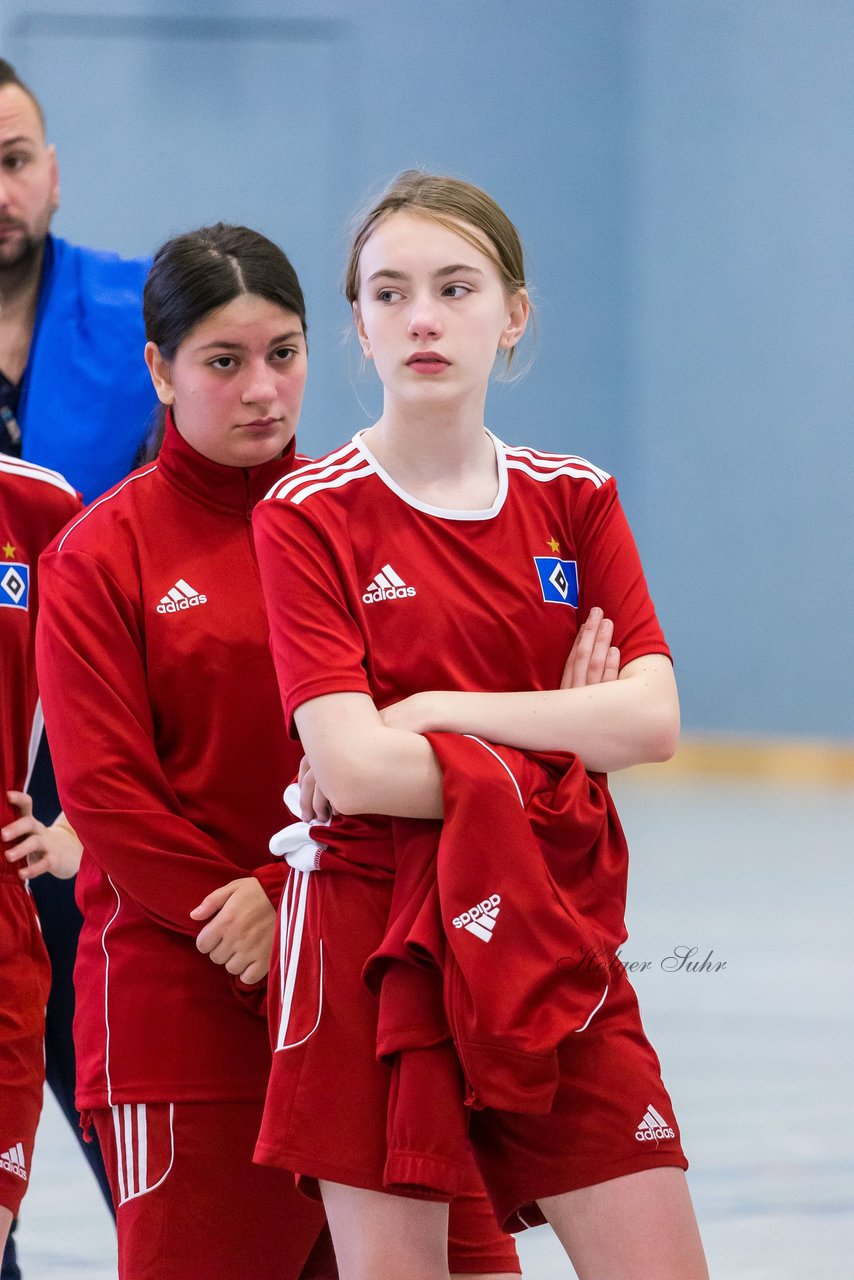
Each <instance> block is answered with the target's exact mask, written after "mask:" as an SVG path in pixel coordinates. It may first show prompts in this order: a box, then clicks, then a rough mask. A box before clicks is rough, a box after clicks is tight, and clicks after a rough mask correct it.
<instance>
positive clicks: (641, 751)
mask: <svg viewBox="0 0 854 1280" xmlns="http://www.w3.org/2000/svg"><path fill="white" fill-rule="evenodd" d="M382 714H383V719H384V721H385V723H386V724H387V725H388V726H389V727H397V728H407V729H410V730H413V731H414V732H418V733H423V732H427V731H428V730H435V731H444V732H449V733H471V734H476V735H477V736H478V737H483V738H486V739H488V740H489V741H491V742H500V743H503V744H505V745H506V746H511V747H520V748H522V749H525V750H529V751H572V752H574V753H575V754H576V755H578V756H579V757H580V759H581V760H582V761H583V763H584V765H585V766H586V767H587V768H588V769H591V770H594V771H597V772H598V771H601V772H611V771H614V770H617V769H625V768H628V767H630V766H631V765H635V764H645V763H653V762H656V761H662V760H667V759H669V758H670V757H671V756H672V754H673V752H674V750H675V748H676V742H677V738H678V733H679V701H678V696H677V693H676V685H675V681H674V680H673V673H672V669H671V667H670V663H669V661H668V660H667V659H666V658H665V657H663V656H662V655H658V654H653V655H650V656H648V657H644V658H638V659H636V660H635V661H634V662H631V663H629V664H627V666H626V667H625V668H624V669H623V672H622V674H621V677H620V679H619V680H615V681H612V682H610V683H606V684H598V685H589V686H587V687H585V688H575V689H553V690H552V689H549V690H544V691H535V692H527V691H526V692H519V693H461V692H456V691H447V692H428V693H422V694H416V695H415V696H414V697H412V698H408V699H406V700H405V701H404V702H402V703H398V704H397V706H396V707H391V708H389V709H388V710H387V711H385V712H383V713H382Z"/></svg>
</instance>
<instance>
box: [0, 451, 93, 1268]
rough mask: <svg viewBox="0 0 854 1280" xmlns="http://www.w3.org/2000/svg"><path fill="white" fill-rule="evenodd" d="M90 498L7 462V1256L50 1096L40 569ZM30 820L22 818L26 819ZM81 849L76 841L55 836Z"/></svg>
mask: <svg viewBox="0 0 854 1280" xmlns="http://www.w3.org/2000/svg"><path fill="white" fill-rule="evenodd" d="M80 508H81V502H80V496H79V494H78V493H77V492H76V490H75V489H73V488H72V486H71V485H70V484H67V483H66V481H65V480H64V479H63V478H62V476H60V475H59V474H58V473H57V472H55V471H48V470H47V469H46V468H45V467H39V466H37V465H36V464H35V463H31V462H21V461H20V459H18V458H10V457H8V456H7V455H6V454H4V453H0V697H2V702H3V714H2V716H0V827H2V839H3V843H4V846H7V847H4V854H5V857H4V858H2V859H0V990H2V993H3V995H2V1000H3V1012H2V1017H0V1255H2V1253H3V1249H4V1248H5V1245H6V1238H7V1236H8V1232H9V1228H10V1226H11V1223H12V1219H13V1217H14V1215H15V1214H16V1213H17V1212H18V1209H19V1208H20V1204H21V1200H22V1199H23V1195H24V1192H25V1191H26V1190H27V1187H28V1185H29V1180H30V1174H31V1171H32V1155H33V1144H34V1141H35V1134H36V1125H37V1123H38V1118H39V1114H40V1112H41V1106H42V1091H43V1086H44V1075H45V1069H44V1026H45V1005H46V1004H47V997H48V992H49V990H50V961H49V960H48V955H47V951H46V949H45V945H44V942H43V940H42V936H41V930H40V929H39V925H38V920H37V918H36V911H35V907H34V905H33V900H32V896H31V894H30V892H29V886H28V884H27V880H28V879H29V878H30V870H31V869H29V868H28V869H26V870H25V871H24V872H23V874H22V873H21V872H20V871H19V870H18V868H17V867H16V866H15V863H16V862H18V861H19V859H20V857H21V856H23V857H26V855H27V850H26V849H25V850H24V853H23V855H21V853H20V851H19V848H18V845H17V844H16V843H15V842H16V841H18V840H19V839H20V837H21V836H22V835H23V836H25V837H26V838H25V840H24V844H29V845H30V850H29V851H30V852H31V854H32V856H34V857H38V856H39V855H38V853H37V852H36V850H35V847H34V846H35V845H36V844H38V843H39V841H38V840H35V841H33V838H32V837H31V836H30V835H29V824H28V820H27V819H28V815H29V808H30V805H29V796H27V795H25V794H24V788H25V787H26V785H27V782H28V779H29V773H30V769H31V767H32V761H33V759H34V758H35V752H36V750H37V748H38V743H39V740H40V738H41V715H40V712H39V709H38V690H37V688H36V664H35V652H34V650H35V623H36V614H37V610H38V576H37V566H38V558H39V555H40V553H41V552H42V551H43V550H44V548H45V547H46V546H47V544H48V543H49V542H50V541H51V539H52V538H53V537H54V535H55V534H56V533H57V532H58V531H59V530H60V529H61V528H62V527H63V525H64V524H66V523H67V522H68V520H69V519H71V517H72V516H73V515H75V514H76V513H77V512H79V511H80ZM22 814H23V816H20V815H22ZM55 838H56V839H57V840H58V841H59V842H61V841H62V840H63V839H66V840H68V841H69V842H70V844H71V846H72V863H73V865H72V867H71V870H70V872H69V874H71V875H73V874H74V871H75V870H76V856H74V854H75V850H74V846H75V845H76V841H75V840H74V837H73V834H70V835H65V834H64V833H61V834H59V835H58V836H56V837H55V835H54V833H52V832H51V833H50V834H49V835H48V837H47V839H48V842H49V843H51V844H52V843H53V841H54V839H55Z"/></svg>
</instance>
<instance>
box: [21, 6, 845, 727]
mask: <svg viewBox="0 0 854 1280" xmlns="http://www.w3.org/2000/svg"><path fill="white" fill-rule="evenodd" d="M0 39H2V50H3V56H5V57H7V58H9V59H10V60H11V61H12V62H13V63H15V65H16V66H17V67H18V69H19V71H20V73H21V74H22V75H23V76H24V78H25V79H28V80H29V81H30V82H31V83H32V86H33V88H34V89H35V90H36V92H38V93H39V95H40V96H41V98H42V100H43V102H44V105H45V109H46V113H47V117H48V131H49V135H50V137H51V139H52V140H53V141H54V142H55V143H56V144H57V148H58V151H59V156H60V164H61V172H62V175H63V203H62V209H61V211H60V213H59V215H58V217H57V221H56V223H55V227H56V230H57V231H58V232H59V233H60V234H63V235H66V236H68V237H69V238H70V239H73V240H77V241H80V242H82V243H88V244H94V245H98V246H100V247H108V248H115V249H118V250H120V251H122V252H126V253H147V252H150V251H151V250H152V249H153V248H154V247H155V246H156V245H157V244H158V243H159V242H160V241H161V240H163V239H164V238H165V237H166V236H168V235H169V234H171V233H173V232H175V231H179V230H184V229H187V228H188V227H190V226H193V225H199V224H200V223H202V222H205V221H210V220H215V219H217V218H224V219H231V220H242V221H245V222H248V223H249V224H250V225H255V226H258V227H259V228H260V229H262V230H264V231H265V232H267V234H269V235H271V236H272V237H273V238H274V239H277V240H278V241H279V242H280V243H282V244H283V245H284V246H285V248H286V249H287V250H288V252H289V253H290V255H291V256H292V258H293V260H294V262H295V264H296V266H297V268H298V270H299V272H300V275H301V278H302V280H303V283H304V286H305V289H306V293H307V297H308V301H309V307H310V326H311V335H310V336H311V348H312V366H313V367H312V373H311V378H310V387H309V393H308V396H307V401H306V408H305V413H304V418H303V425H302V429H301V440H302V444H303V447H304V448H305V449H306V450H307V451H320V450H322V449H325V448H329V447H331V446H332V445H334V444H336V443H339V442H340V441H341V440H342V439H343V438H345V437H346V436H348V435H350V434H352V432H353V431H354V430H355V429H357V428H358V427H359V426H362V425H364V424H366V422H367V421H368V420H369V419H370V417H371V415H372V414H374V413H375V412H376V411H377V408H378V405H379V396H378V393H377V388H376V385H375V384H374V382H373V381H372V375H370V374H367V375H366V374H362V373H361V372H360V369H359V362H358V359H357V355H356V350H355V346H354V344H353V343H352V342H348V341H347V340H346V338H345V335H346V332H347V328H348V312H347V307H346V305H345V304H344V302H343V300H342V299H341V298H340V295H339V294H338V288H337V286H338V280H339V277H340V275H341V271H342V267H343V261H344V254H345V245H346V238H347V235H346V233H347V225H348V220H349V218H350V216H351V215H352V213H353V211H354V210H355V209H356V208H357V207H358V206H360V205H361V204H362V203H364V201H365V200H366V198H367V197H368V196H369V195H370V194H372V193H373V192H375V191H376V190H378V189H379V188H381V187H382V185H383V184H384V183H385V182H386V181H387V180H388V179H389V178H390V177H392V176H393V175H394V173H396V172H397V171H398V170H399V169H401V168H404V167H409V166H412V165H423V166H426V167H428V168H435V169H438V170H443V171H448V172H454V173H458V174H460V175H462V176H465V177H467V178H469V179H471V180H472V181H475V182H478V183H480V184H481V185H483V186H485V187H486V188H487V189H488V190H489V191H491V192H492V194H493V195H495V196H496V198H497V199H498V200H499V201H500V202H501V203H502V204H503V205H504V207H505V208H506V209H507V210H508V212H509V213H510V215H511V216H512V217H513V218H514V220H515V221H516V222H517V224H518V226H519V227H520V230H521V231H522V233H523V236H524V238H525V241H526V244H527V248H528V254H529V273H530V277H531V280H532V283H533V287H534V297H535V300H536V303H537V306H538V311H539V337H538V340H537V344H536V346H537V350H536V359H535V363H534V366H533V368H532V370H531V371H530V373H529V374H528V375H527V376H526V377H525V378H524V379H522V380H521V381H519V382H517V383H515V384H513V385H512V386H496V388H495V391H494V394H493V398H492V401H491V406H490V413H489V423H490V425H491V426H492V427H493V428H494V429H495V430H497V431H498V432H499V434H501V435H502V436H504V438H506V439H508V440H510V441H512V442H520V441H524V442H527V443H533V444H535V445H537V446H539V447H542V448H546V449H551V450H555V451H567V452H577V453H582V454H584V455H586V456H588V457H590V458H591V459H592V460H593V461H594V462H596V463H597V464H599V465H600V466H603V467H605V468H606V469H607V470H609V471H613V472H614V473H615V474H616V475H617V476H618V479H619V481H620V486H621V490H622V492H623V498H624V502H625V504H626V507H627V509H628V512H629V516H630V519H631V521H632V524H633V526H634V529H635V533H636V536H637V539H638V542H639V544H640V547H641V552H642V555H643V557H644V561H645V564H646V566H647V572H648V576H649V578H650V582H651V585H652V589H653V594H654V597H655V600H656V603H657V606H658V609H659V613H660V615H661V617H662V620H663V622H664V625H665V629H666V632H667V634H668V638H669V639H670V641H671V644H672V647H673V648H674V652H675V654H676V660H677V672H678V675H679V681H680V688H681V692H682V700H683V716H684V722H685V726H686V728H687V729H693V730H710V731H722V732H737V733H742V732H743V733H762V734H775V735H779V734H803V735H811V736H836V737H842V736H849V735H851V734H852V732H854V696H852V693H851V688H850V668H851V664H852V642H851V636H852V632H854V604H853V603H852V595H853V594H854V593H852V587H851V580H852V572H851V554H850V545H851V542H852V537H851V535H852V514H851V511H852V480H851V477H852V471H854V430H852V427H854V423H852V406H854V288H852V286H853V285H854V270H852V267H854V249H853V248H852V246H854V164H852V159H854V156H852V139H854V94H852V90H851V85H852V68H854V6H852V4H851V0H532V2H531V3H530V4H528V5H526V6H523V7H520V6H519V5H517V4H513V3H510V0H434V3H432V4H431V5H430V6H428V7H426V8H425V6H422V5H417V4H414V3H410V2H407V0H372V2H371V3H368V2H367V0H350V2H349V3H345V2H344V0H305V2H304V3H302V4H299V5H297V4H293V3H281V2H279V3H273V2H272V0H270V2H268V3H264V2H262V0H254V2H253V0H243V3H241V5H240V6H239V7H238V5H237V4H235V3H226V2H225V0H221V2H220V3H215V2H214V0H208V3H207V5H206V8H205V13H204V16H199V15H198V13H197V11H196V9H195V7H191V6H190V5H183V6H182V5H181V4H180V3H175V0H169V3H163V2H161V0H148V2H144V0H124V2H123V3H119V0H114V2H113V3H110V2H109V0H107V2H105V0H101V3H100V5H99V7H98V10H97V11H94V12H93V11H92V10H87V11H85V12H80V9H79V0H78V2H77V3H76V4H71V3H63V2H62V0H54V2H53V3H52V4H51V5H50V7H49V8H47V7H46V8H44V9H36V8H34V7H33V5H32V4H31V3H30V4H24V3H21V2H20V0H6V4H5V7H4V11H3V16H2V19H0Z"/></svg>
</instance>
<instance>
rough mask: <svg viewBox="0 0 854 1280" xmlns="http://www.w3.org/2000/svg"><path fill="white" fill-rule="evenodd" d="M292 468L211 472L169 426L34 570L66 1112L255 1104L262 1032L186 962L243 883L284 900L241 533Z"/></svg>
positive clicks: (246, 548) (264, 687)
mask: <svg viewBox="0 0 854 1280" xmlns="http://www.w3.org/2000/svg"><path fill="white" fill-rule="evenodd" d="M293 461H294V456H293V451H292V450H291V451H289V452H288V455H287V456H286V457H285V458H283V459H280V460H277V461H274V462H271V463H268V464H266V465H265V466H262V467H257V468H253V469H251V470H241V469H238V468H232V467H224V466H220V465H219V464H218V463H215V462H211V461H209V460H208V459H206V458H203V457H201V455H199V454H198V453H196V452H195V450H193V449H192V448H191V447H190V446H189V445H188V444H187V443H186V442H185V441H184V440H183V439H182V437H181V436H180V435H179V434H178V432H177V431H176V430H175V428H174V426H173V425H172V423H171V421H170V422H168V423H167V431H166V437H165V440H164V444H163V447H162V449H161V452H160V455H159V457H158V459H157V460H156V461H155V462H153V463H151V464H149V465H148V466H145V467H141V468H140V469H139V470H137V471H135V472H133V473H132V474H131V475H130V476H129V477H128V478H127V479H125V480H124V481H122V483H121V484H119V485H117V486H116V487H115V488H113V489H112V490H110V491H109V492H108V493H107V494H105V495H104V497H102V498H100V499H99V500H98V501H97V502H95V503H93V505H92V506H91V507H89V508H88V509H87V511H86V512H85V513H84V514H83V515H82V516H81V517H79V518H78V519H77V520H76V521H75V522H73V523H72V524H70V525H69V526H68V527H67V528H66V529H65V531H64V532H63V533H62V534H61V535H60V536H59V537H58V538H57V539H56V540H55V541H54V543H53V544H52V546H51V548H50V549H49V550H48V552H46V554H45V555H44V557H43V558H42V561H41V589H42V612H41V617H40V620H39V633H38V645H37V656H38V663H39V683H40V687H41V691H42V699H43V703H44V708H45V718H46V722H47V729H48V734H49V737H50V742H51V748H52V751H53V757H54V762H55V766H56V775H57V782H58V785H59V794H60V797H61V799H62V803H63V806H64V808H65V811H66V813H67V814H68V817H69V820H70V821H71V822H72V824H73V825H74V827H75V829H76V830H77V832H78V834H79V835H80V838H81V840H82V841H83V845H84V850H85V852H84V856H83V863H82V866H81V870H80V873H79V876H78V882H77V897H78V902H79V904H80V907H81V910H82V911H83V916H84V925H83V932H82V935H81V939H80V947H79V951H78V958H77V966H76V970H75V983H76V987H77V1014H76V1019H75V1042H76V1046H77V1059H78V1095H77V1103H78V1106H79V1107H81V1108H94V1107H103V1106H107V1105H112V1104H115V1103H122V1102H162V1101H182V1100H196V1101H208V1100H217V1099H220V1100H239V1099H250V1098H260V1097H262V1096H263V1094H264V1088H265V1085H266V1080H267V1074H268V1070H269V1054H270V1051H269V1044H268V1040H267V1033H266V1025H265V1023H264V1021H263V1020H262V1019H261V1018H259V1017H257V1016H256V1013H255V1011H254V1009H253V1008H250V1002H247V1001H246V1000H245V999H241V998H238V997H237V996H236V994H235V990H236V982H235V981H233V980H232V979H231V978H230V977H229V975H228V974H227V973H226V971H225V969H224V968H220V967H218V966H216V965H214V964H213V963H212V961H211V960H209V959H208V958H207V956H203V955H201V954H200V953H199V952H198V951H197V950H196V948H195V945H194V944H195V936H196V934H197V933H198V931H199V929H200V928H201V925H200V924H197V923H196V922H195V921H193V920H191V919H190V914H189V913H190V911H191V909H192V908H193V907H195V906H196V905H197V904H198V903H199V902H201V900H202V898H204V897H205V895H206V894H208V893H210V891H211V890H213V889H215V888H217V887H218V886H220V885H223V884H226V883H228V882H229V881H230V880H233V879H236V878H237V877H239V876H242V875H248V874H256V875H257V876H258V878H259V880H261V882H262V883H263V884H264V886H265V888H267V889H268V892H271V886H274V885H275V884H278V885H279V886H280V885H281V879H282V868H281V867H280V866H279V865H277V864H270V861H269V860H270V855H269V853H268V850H267V841H268V839H269V836H270V833H271V832H272V831H275V830H276V829H277V828H278V827H280V826H281V825H282V820H283V813H284V807H283V805H282V802H281V793H282V785H283V783H284V782H286V781H287V780H288V779H289V778H290V777H291V776H293V773H294V770H295V768H296V765H297V761H298V757H299V748H298V746H297V745H296V744H295V743H292V742H289V741H288V739H287V737H286V734H285V730H284V727H283V725H282V724H281V723H280V721H281V715H280V712H279V702H278V693H277V689H276V677H275V673H274V670H273V664H272V661H271V658H270V654H269V649H268V639H267V635H268V633H267V622H266V616H265V611H264V604H263V600H262V596H261V587H260V582H259V578H258V570H257V567H256V562H255V554H254V548H253V543H252V538H251V526H250V517H251V513H252V508H253V506H254V504H255V502H256V501H257V499H258V498H259V497H261V496H262V495H263V494H264V493H265V492H266V491H267V489H269V487H270V485H271V484H272V483H273V482H274V480H275V479H276V478H277V477H280V476H281V475H283V474H284V473H285V472H287V471H288V469H289V468H290V467H291V466H292V465H293ZM286 819H287V815H286V814H285V820H286ZM265 864H266V865H265ZM271 897H273V898H274V900H275V897H276V894H275V891H274V890H273V891H272V892H271ZM244 990H246V989H244ZM256 990H257V988H256Z"/></svg>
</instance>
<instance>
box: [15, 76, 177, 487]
mask: <svg viewBox="0 0 854 1280" xmlns="http://www.w3.org/2000/svg"><path fill="white" fill-rule="evenodd" d="M58 205H59V177H58V172H57V163H56V153H55V150H54V148H53V147H52V146H49V145H47V143H46V141H45V135H44V117H43V115H42V112H41V108H40V106H39V104H38V102H37V101H36V99H35V98H34V97H33V95H32V94H31V92H30V91H29V89H27V88H26V86H25V85H23V84H22V83H21V81H20V80H19V79H18V77H17V75H16V74H15V72H14V70H13V68H12V67H11V66H10V65H9V63H8V62H3V61H2V60H0V449H2V450H3V452H5V453H12V454H15V455H17V456H20V457H24V458H29V459H31V460H32V461H33V462H40V463H41V464H42V465H43V466H46V467H51V468H52V469H54V470H56V471H61V472H62V474H63V475H64V476H65V477H66V479H67V480H69V481H70V482H71V483H72V484H73V485H74V486H75V487H76V488H77V489H79V490H80V491H81V493H82V494H83V496H84V498H85V499H86V501H87V502H88V501H91V500H92V499H93V498H95V497H97V496H98V494H100V493H102V492H103V490H104V489H107V488H109V487H110V485H112V484H115V482H116V481H117V480H119V479H120V478H121V477H122V476H124V475H126V474H127V472H128V471H129V470H130V469H131V468H132V466H133V464H134V460H135V458H136V456H137V453H138V451H139V448H140V443H141V441H142V440H143V438H144V436H145V433H146V430H147V427H148V425H149V421H150V418H151V414H152V411H153V408H154V405H155V403H156V401H155V398H154V394H153V389H152V386H151V380H150V378H149V376H148V371H147V369H146V367H145V364H144V361H143V356H142V352H143V347H144V346H145V334H144V330H143V322H142V308H141V297H142V287H143V285H144V283H145V277H146V274H147V271H148V266H149V262H148V260H147V259H134V260H130V261H129V260H126V259H123V258H119V257H118V256H117V255H116V254H110V253H98V252H96V251H95V250H93V249H83V248H80V247H79V246H77V245H72V244H69V243H68V242H67V241H65V240H60V239H59V238H58V237H56V236H53V235H51V234H50V222H51V218H52V217H53V214H54V213H55V211H56V209H57V208H58Z"/></svg>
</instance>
